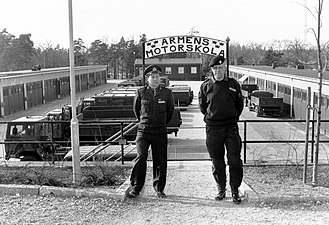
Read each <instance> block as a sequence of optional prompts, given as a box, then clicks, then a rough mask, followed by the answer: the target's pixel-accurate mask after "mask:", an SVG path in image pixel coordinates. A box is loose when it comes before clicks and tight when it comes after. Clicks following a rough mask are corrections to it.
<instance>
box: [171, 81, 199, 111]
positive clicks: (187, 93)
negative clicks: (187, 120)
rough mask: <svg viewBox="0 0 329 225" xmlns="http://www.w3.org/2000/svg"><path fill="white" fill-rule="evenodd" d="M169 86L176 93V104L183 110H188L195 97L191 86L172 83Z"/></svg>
mask: <svg viewBox="0 0 329 225" xmlns="http://www.w3.org/2000/svg"><path fill="white" fill-rule="evenodd" d="M168 88H169V89H170V90H171V91H172V93H173V95H174V100H175V106H176V107H178V108H180V109H181V110H186V109H187V107H188V106H189V105H190V104H191V103H192V101H193V97H194V95H193V91H192V89H191V87H190V86H188V85H171V86H169V87H168Z"/></svg>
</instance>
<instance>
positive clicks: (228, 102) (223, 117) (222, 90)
mask: <svg viewBox="0 0 329 225" xmlns="http://www.w3.org/2000/svg"><path fill="white" fill-rule="evenodd" d="M199 107H200V110H201V112H202V114H203V115H204V121H205V123H206V124H207V125H209V126H223V127H225V126H231V125H235V124H237V122H238V121H239V117H240V115H241V113H242V110H243V97H242V94H241V88H240V84H239V83H238V82H237V81H236V80H235V79H233V78H230V77H225V78H224V80H222V81H215V80H214V79H213V78H212V77H210V78H209V79H207V80H206V81H204V82H203V83H202V84H201V87H200V91H199Z"/></svg>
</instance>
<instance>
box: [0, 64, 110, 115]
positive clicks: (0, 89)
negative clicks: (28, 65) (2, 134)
mask: <svg viewBox="0 0 329 225" xmlns="http://www.w3.org/2000/svg"><path fill="white" fill-rule="evenodd" d="M106 77H107V70H106V66H104V65H93V66H80V67H76V68H75V83H76V92H80V91H84V90H87V89H90V88H93V87H96V86H98V85H101V84H105V83H106ZM68 95H70V68H69V67H63V68H51V69H42V70H40V71H31V70H25V71H14V72H2V73H0V117H3V116H8V115H10V114H13V113H15V112H18V111H22V110H26V109H29V108H31V107H34V106H36V105H40V104H45V103H47V102H51V101H54V100H56V99H59V98H63V97H66V96H68Z"/></svg>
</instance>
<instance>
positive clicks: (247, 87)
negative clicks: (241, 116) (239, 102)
mask: <svg viewBox="0 0 329 225" xmlns="http://www.w3.org/2000/svg"><path fill="white" fill-rule="evenodd" d="M258 89H259V88H258V85H257V84H241V92H242V96H243V98H244V102H245V106H246V107H247V106H248V102H249V101H250V97H251V93H252V92H253V91H255V90H258Z"/></svg>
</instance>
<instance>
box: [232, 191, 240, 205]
mask: <svg viewBox="0 0 329 225" xmlns="http://www.w3.org/2000/svg"><path fill="white" fill-rule="evenodd" d="M232 198H233V203H235V204H240V203H241V198H240V196H239V192H234V193H232Z"/></svg>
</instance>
